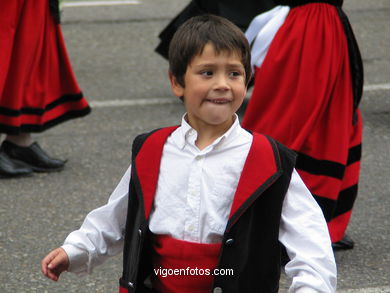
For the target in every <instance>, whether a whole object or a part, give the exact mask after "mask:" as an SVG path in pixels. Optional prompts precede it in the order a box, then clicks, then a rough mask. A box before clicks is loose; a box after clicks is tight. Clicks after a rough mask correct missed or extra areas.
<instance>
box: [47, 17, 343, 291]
mask: <svg viewBox="0 0 390 293" xmlns="http://www.w3.org/2000/svg"><path fill="white" fill-rule="evenodd" d="M169 56H170V57H169V62H170V74H169V78H170V82H171V86H172V90H173V93H174V94H175V95H176V96H178V97H180V98H182V100H183V101H184V105H185V108H186V110H187V113H186V114H185V115H184V116H183V118H182V122H181V125H180V126H179V127H169V128H163V129H160V130H156V131H153V132H151V133H148V134H143V135H140V136H138V137H137V138H136V139H135V140H134V143H133V149H132V151H133V158H132V164H131V167H130V168H129V169H128V170H127V172H126V173H125V175H124V177H123V178H122V180H121V182H120V183H119V185H118V186H117V188H116V189H115V190H114V192H113V194H112V195H111V197H110V199H109V201H108V203H107V204H106V205H105V206H103V207H100V208H98V209H96V210H94V211H92V212H91V213H90V214H88V216H87V217H86V219H85V221H84V223H83V225H82V226H81V228H80V229H79V230H77V231H74V232H72V233H71V234H70V235H69V236H68V237H67V239H66V240H65V243H64V245H63V246H62V247H61V248H57V249H55V250H53V251H52V252H50V253H49V254H48V255H47V256H46V257H45V258H44V259H43V260H42V263H41V265H42V272H43V274H45V275H46V276H47V277H49V278H50V279H52V280H55V281H57V280H58V277H59V275H60V274H61V273H62V272H63V271H65V270H68V271H70V272H74V273H77V274H82V273H90V272H92V269H93V268H94V267H95V266H96V265H98V264H100V263H102V262H103V261H104V260H105V259H106V258H107V257H108V256H112V255H115V254H118V253H119V252H121V251H122V249H124V261H123V275H122V278H121V280H120V292H163V293H166V292H177V293H179V292H181V293H188V292H189V293H198V292H201V293H203V292H211V291H212V292H236V293H241V292H246V293H247V292H256V293H257V292H277V291H278V286H279V285H278V283H279V277H280V267H281V260H280V258H281V257H280V255H281V246H282V244H283V245H284V246H285V248H286V250H287V253H288V255H289V257H290V259H291V260H290V261H289V262H288V263H287V265H286V267H285V270H286V273H287V275H288V276H290V277H291V278H292V284H291V287H290V290H291V291H290V292H335V287H336V266H335V262H334V257H333V252H332V249H331V243H330V239H329V235H328V231H327V226H326V222H325V220H324V218H323V216H322V212H321V210H320V208H319V207H318V205H317V204H316V202H315V200H314V199H313V198H312V196H311V194H310V192H309V191H308V190H307V189H306V187H305V185H304V184H303V183H302V181H301V179H300V178H299V176H298V175H297V173H296V171H295V170H294V161H295V155H294V154H293V153H292V152H291V151H290V150H288V149H287V148H285V147H284V146H282V145H280V144H279V143H277V142H275V141H274V140H272V139H270V138H268V137H265V136H263V135H260V134H256V133H250V132H247V131H246V130H244V129H242V128H241V126H240V124H239V121H238V117H237V115H236V114H235V112H236V111H237V109H238V108H239V107H240V105H241V103H242V101H243V99H244V96H245V94H246V86H247V84H248V81H249V79H250V77H251V65H250V53H249V45H248V43H247V41H246V39H245V36H244V35H243V34H242V33H241V31H240V30H239V29H238V28H237V27H236V26H234V25H233V24H232V23H231V22H229V21H227V20H226V19H223V18H221V17H217V16H211V15H204V16H198V17H194V18H192V19H190V20H188V21H187V22H186V23H185V24H183V26H182V27H181V28H180V29H179V30H178V31H177V32H176V34H175V36H174V38H173V39H172V43H171V47H170V52H169ZM129 186H130V187H129Z"/></svg>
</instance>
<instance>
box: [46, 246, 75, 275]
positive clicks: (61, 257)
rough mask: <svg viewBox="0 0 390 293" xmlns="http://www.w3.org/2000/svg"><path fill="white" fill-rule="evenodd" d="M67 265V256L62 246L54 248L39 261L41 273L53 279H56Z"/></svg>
mask: <svg viewBox="0 0 390 293" xmlns="http://www.w3.org/2000/svg"><path fill="white" fill-rule="evenodd" d="M68 267H69V258H68V255H67V254H66V252H65V250H63V249H62V248H56V249H54V250H53V251H51V252H50V253H49V254H48V255H46V256H45V257H44V258H43V259H42V261H41V270H42V273H43V274H44V275H45V276H46V277H48V278H49V279H52V280H53V281H58V278H59V277H60V275H61V273H62V272H64V271H66V270H67V269H68Z"/></svg>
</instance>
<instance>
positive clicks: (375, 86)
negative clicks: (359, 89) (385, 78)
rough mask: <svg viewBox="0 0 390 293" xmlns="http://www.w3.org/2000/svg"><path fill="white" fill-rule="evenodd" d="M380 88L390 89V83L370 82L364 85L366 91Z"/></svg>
mask: <svg viewBox="0 0 390 293" xmlns="http://www.w3.org/2000/svg"><path fill="white" fill-rule="evenodd" d="M379 90H390V83H382V84H368V85H365V86H364V91H365V92H369V91H379Z"/></svg>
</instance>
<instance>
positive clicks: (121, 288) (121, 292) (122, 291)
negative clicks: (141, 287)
mask: <svg viewBox="0 0 390 293" xmlns="http://www.w3.org/2000/svg"><path fill="white" fill-rule="evenodd" d="M128 292H129V290H127V289H126V288H123V287H119V293H128Z"/></svg>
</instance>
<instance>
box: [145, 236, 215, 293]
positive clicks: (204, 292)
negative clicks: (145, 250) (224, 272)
mask: <svg viewBox="0 0 390 293" xmlns="http://www.w3.org/2000/svg"><path fill="white" fill-rule="evenodd" d="M220 249H221V244H203V243H194V242H187V241H183V240H178V239H174V238H172V237H169V236H165V235H158V236H155V237H154V250H155V255H154V261H153V266H154V269H155V273H156V278H154V279H153V280H152V283H153V287H154V288H155V289H157V291H158V292H161V293H183V292H186V293H209V292H210V290H211V287H212V283H213V276H212V272H213V270H214V269H215V268H216V267H217V264H218V258H219V253H220ZM159 269H170V270H172V271H171V272H173V270H175V269H177V275H168V276H166V277H163V276H162V275H161V274H160V273H157V272H158V270H159ZM180 269H181V271H180ZM207 270H208V271H207ZM179 274H181V275H179Z"/></svg>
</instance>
